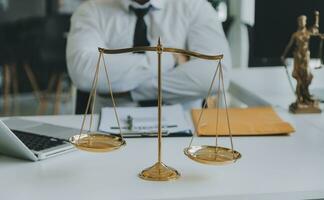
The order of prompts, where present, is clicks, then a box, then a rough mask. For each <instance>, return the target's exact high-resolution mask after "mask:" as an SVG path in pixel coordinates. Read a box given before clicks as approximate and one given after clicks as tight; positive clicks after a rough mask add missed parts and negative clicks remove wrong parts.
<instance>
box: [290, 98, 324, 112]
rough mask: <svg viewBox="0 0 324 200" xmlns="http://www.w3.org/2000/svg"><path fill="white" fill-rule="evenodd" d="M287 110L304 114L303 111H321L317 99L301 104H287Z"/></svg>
mask: <svg viewBox="0 0 324 200" xmlns="http://www.w3.org/2000/svg"><path fill="white" fill-rule="evenodd" d="M289 111H290V112H291V113H294V114H305V113H321V112H322V111H321V109H320V106H319V101H314V102H313V103H310V104H302V103H297V102H295V103H292V104H290V106H289Z"/></svg>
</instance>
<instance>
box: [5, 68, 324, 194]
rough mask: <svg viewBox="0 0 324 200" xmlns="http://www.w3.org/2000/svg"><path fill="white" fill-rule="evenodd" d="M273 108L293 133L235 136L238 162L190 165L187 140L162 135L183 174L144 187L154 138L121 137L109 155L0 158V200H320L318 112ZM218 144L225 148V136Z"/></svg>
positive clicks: (322, 167)
mask: <svg viewBox="0 0 324 200" xmlns="http://www.w3.org/2000/svg"><path fill="white" fill-rule="evenodd" d="M255 73H257V72H255ZM258 76H259V75H258ZM241 81H243V79H241ZM247 81H248V80H246V82H247ZM243 82H244V81H243ZM260 87H261V86H260ZM277 111H278V113H279V114H280V115H281V116H282V117H283V118H284V119H285V120H288V121H290V122H291V123H292V124H293V125H294V127H295V128H296V130H297V131H296V133H294V134H293V135H291V136H280V137H278V136H277V137H235V138H234V145H235V148H236V149H237V150H238V151H240V152H241V153H242V158H241V159H240V160H238V162H237V163H235V164H232V165H227V166H220V167H219V166H207V165H202V164H198V163H194V162H193V161H191V160H189V159H187V157H186V156H185V155H184V154H183V148H185V147H186V146H187V145H188V144H189V139H190V138H165V139H164V140H163V155H162V156H163V160H164V162H165V163H166V164H167V165H169V166H172V167H174V168H176V169H177V170H179V171H180V172H181V174H182V176H181V178H180V179H179V180H176V181H171V182H149V181H143V180H141V179H139V178H138V177H137V174H138V173H139V172H140V171H141V170H142V169H144V168H146V167H149V166H151V165H152V164H154V163H155V161H156V151H157V146H156V139H127V146H126V147H124V148H122V149H120V150H118V151H115V152H112V153H103V154H94V153H87V152H81V151H75V152H72V153H69V154H65V155H62V156H58V157H55V158H51V159H48V160H44V161H41V162H35V163H34V162H28V161H23V160H18V159H14V158H8V157H5V156H0V199H1V200H2V199H3V200H7V199H14V200H15V199H33V200H38V199H39V200H43V199H48V200H52V199H53V200H56V199H67V200H70V199H84V200H89V199H114V200H115V199H125V200H126V199H127V200H129V199H189V200H193V199H307V198H309V199H310V198H320V197H324V128H323V127H324V125H323V123H322V124H317V125H316V126H315V125H314V122H312V120H313V119H318V118H321V119H323V114H322V115H316V116H312V115H291V114H289V113H287V112H286V110H284V109H283V108H279V107H278V108H277ZM26 118H29V119H34V120H41V121H44V122H50V123H53V124H58V125H66V126H69V127H75V128H78V127H80V124H81V116H47V117H26ZM307 119H311V120H307ZM213 142H214V140H213V139H211V138H199V139H195V141H194V143H195V144H206V143H209V144H213ZM221 142H222V144H225V145H229V141H228V139H227V138H222V139H221ZM216 197H217V198H216Z"/></svg>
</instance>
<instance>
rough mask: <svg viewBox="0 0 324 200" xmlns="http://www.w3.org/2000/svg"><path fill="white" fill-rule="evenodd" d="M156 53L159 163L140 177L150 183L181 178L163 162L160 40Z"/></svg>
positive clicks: (144, 171) (161, 48) (161, 49)
mask: <svg viewBox="0 0 324 200" xmlns="http://www.w3.org/2000/svg"><path fill="white" fill-rule="evenodd" d="M156 52H157V55H158V162H157V163H155V164H154V165H153V166H152V167H149V168H147V169H144V170H143V171H142V172H141V173H140V174H139V177H140V178H142V179H145V180H150V181H169V180H175V179H177V178H179V177H180V173H179V172H178V171H177V170H175V169H173V168H171V167H168V166H166V165H165V164H164V163H163V162H162V155H161V154H162V70H161V68H162V66H161V62H162V60H161V56H162V52H163V47H162V44H161V40H160V38H159V41H158V45H157V47H156Z"/></svg>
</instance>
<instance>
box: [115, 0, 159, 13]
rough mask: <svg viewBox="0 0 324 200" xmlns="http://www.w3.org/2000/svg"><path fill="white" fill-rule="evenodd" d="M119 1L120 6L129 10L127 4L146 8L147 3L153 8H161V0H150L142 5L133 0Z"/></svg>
mask: <svg viewBox="0 0 324 200" xmlns="http://www.w3.org/2000/svg"><path fill="white" fill-rule="evenodd" d="M120 3H121V4H122V7H123V8H124V9H125V10H126V11H129V6H134V7H136V8H147V7H148V6H149V5H151V6H152V8H153V10H160V9H163V6H164V5H163V0H150V1H149V2H147V3H146V4H144V5H140V4H138V3H136V2H135V1H134V0H120Z"/></svg>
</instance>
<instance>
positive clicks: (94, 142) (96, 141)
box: [70, 132, 126, 152]
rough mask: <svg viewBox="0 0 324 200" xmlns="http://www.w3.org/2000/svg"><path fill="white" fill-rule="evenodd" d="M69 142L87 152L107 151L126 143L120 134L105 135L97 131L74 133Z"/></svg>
mask: <svg viewBox="0 0 324 200" xmlns="http://www.w3.org/2000/svg"><path fill="white" fill-rule="evenodd" d="M70 142H71V143H72V144H73V145H74V146H75V147H76V148H78V149H81V150H84V151H89V152H109V151H113V150H116V149H119V148H120V147H122V146H124V145H126V142H125V140H123V138H121V137H120V136H114V135H106V134H102V133H99V132H90V133H88V134H81V135H75V136H73V137H71V138H70Z"/></svg>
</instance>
